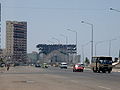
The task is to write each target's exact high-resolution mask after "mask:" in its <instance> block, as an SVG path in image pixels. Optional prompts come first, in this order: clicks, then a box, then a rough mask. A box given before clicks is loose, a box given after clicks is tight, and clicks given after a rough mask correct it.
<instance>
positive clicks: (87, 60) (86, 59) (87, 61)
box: [85, 57, 90, 65]
mask: <svg viewBox="0 0 120 90" xmlns="http://www.w3.org/2000/svg"><path fill="white" fill-rule="evenodd" d="M85 64H86V65H89V64H90V60H89V59H88V58H87V57H86V58H85Z"/></svg>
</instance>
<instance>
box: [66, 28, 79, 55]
mask: <svg viewBox="0 0 120 90" xmlns="http://www.w3.org/2000/svg"><path fill="white" fill-rule="evenodd" d="M67 30H68V31H71V32H74V33H75V35H76V54H77V31H74V30H71V29H67Z"/></svg>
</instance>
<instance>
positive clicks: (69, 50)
mask: <svg viewBox="0 0 120 90" xmlns="http://www.w3.org/2000/svg"><path fill="white" fill-rule="evenodd" d="M36 47H37V48H38V49H39V54H40V56H41V58H40V61H41V62H47V63H56V62H58V63H59V62H68V63H74V62H77V61H80V60H75V58H74V56H75V55H76V45H74V44H69V45H63V44H52V45H51V44H50V45H47V44H38V45H37V46H36ZM76 59H79V58H76Z"/></svg>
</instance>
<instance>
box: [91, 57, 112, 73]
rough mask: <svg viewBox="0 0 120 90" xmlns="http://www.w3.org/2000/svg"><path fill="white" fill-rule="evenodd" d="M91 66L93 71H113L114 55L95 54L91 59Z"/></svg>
mask: <svg viewBox="0 0 120 90" xmlns="http://www.w3.org/2000/svg"><path fill="white" fill-rule="evenodd" d="M91 68H92V70H93V72H98V73H100V72H103V73H106V71H107V72H108V73H111V71H112V57H109V56H95V57H92V60H91Z"/></svg>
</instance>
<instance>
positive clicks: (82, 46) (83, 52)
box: [82, 42, 90, 64]
mask: <svg viewBox="0 0 120 90" xmlns="http://www.w3.org/2000/svg"><path fill="white" fill-rule="evenodd" d="M89 43H90V42H88V43H86V44H84V45H82V58H83V64H84V47H85V46H87V45H88V44H89Z"/></svg>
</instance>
